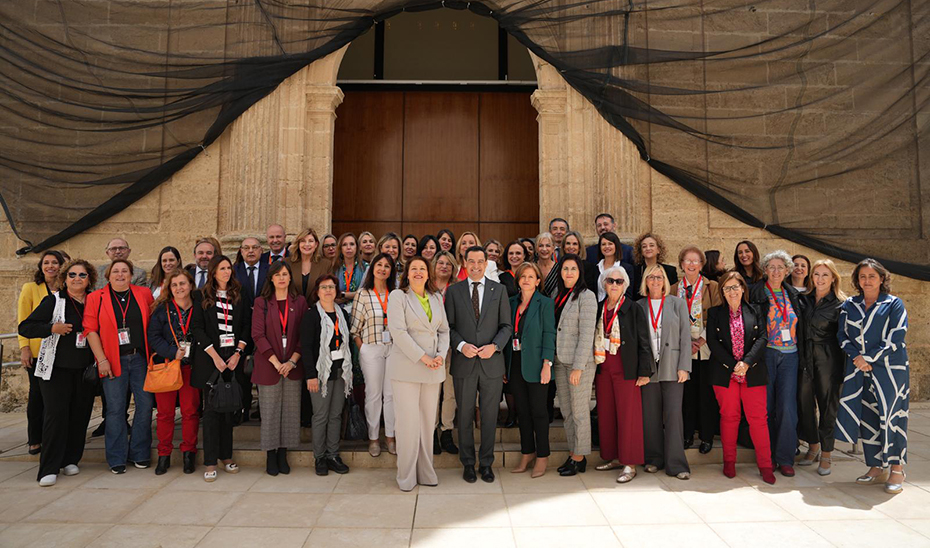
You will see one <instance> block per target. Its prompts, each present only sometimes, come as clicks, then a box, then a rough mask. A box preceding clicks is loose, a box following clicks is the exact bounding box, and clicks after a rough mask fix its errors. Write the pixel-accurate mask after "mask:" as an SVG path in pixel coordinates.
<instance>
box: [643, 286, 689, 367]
mask: <svg viewBox="0 0 930 548" xmlns="http://www.w3.org/2000/svg"><path fill="white" fill-rule="evenodd" d="M636 304H637V305H639V306H640V307H641V308H642V309H643V311H644V312H645V316H646V319H647V321H650V322H651V321H652V319H651V316H650V315H649V299H648V298H643V299H640V300H638V301H636ZM656 312H658V310H657V311H656ZM649 333H650V337H651V336H652V335H651V334H652V331H650V332H649ZM659 342H660V347H659V364H658V365H659V367H658V368H657V371H656V373H655V374H654V375H653V376H652V377H650V378H649V382H660V381H677V380H678V371H679V370H680V371H687V372H688V373H691V319H690V318H689V316H688V304H687V303H685V300H684V299H682V298H680V297H676V296H674V295H669V296H667V297H665V305H664V306H663V307H662V339H661V340H660V341H659ZM649 355H650V356H654V355H655V354H653V352H652V347H651V346H650V347H649Z"/></svg>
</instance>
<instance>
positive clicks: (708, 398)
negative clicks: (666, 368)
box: [681, 360, 720, 442]
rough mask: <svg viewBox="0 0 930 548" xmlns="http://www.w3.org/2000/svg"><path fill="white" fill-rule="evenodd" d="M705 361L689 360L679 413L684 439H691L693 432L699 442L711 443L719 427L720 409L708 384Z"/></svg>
mask: <svg viewBox="0 0 930 548" xmlns="http://www.w3.org/2000/svg"><path fill="white" fill-rule="evenodd" d="M708 367H710V363H709V362H708V361H706V360H691V378H690V379H688V381H687V382H686V383H685V386H684V389H685V393H684V397H683V399H682V405H681V413H682V418H683V424H682V428H683V431H684V439H686V440H687V439H693V438H694V432H695V430H697V431H698V435H699V436H700V438H701V441H707V442H713V441H714V436H715V435H716V433H717V428H718V427H719V426H720V407H719V406H718V404H717V397H716V396H715V395H714V387H713V385H711V383H710V375H708V374H706V373H705V371H706V369H707V368H708Z"/></svg>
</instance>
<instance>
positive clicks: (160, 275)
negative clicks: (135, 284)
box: [149, 245, 183, 310]
mask: <svg viewBox="0 0 930 548" xmlns="http://www.w3.org/2000/svg"><path fill="white" fill-rule="evenodd" d="M165 253H171V254H172V255H174V258H175V259H177V260H178V270H183V268H182V266H181V252H180V251H178V250H177V248H174V247H171V246H170V245H168V246H165V247H163V248H161V251H159V252H158V258H157V259H155V266H153V267H152V275H151V276H150V277H149V285H150V286H151V287H161V283H162V282H163V281H165V270H164V269H163V268H162V267H161V256H162V255H164V254H165ZM152 310H155V309H154V308H153V309H152Z"/></svg>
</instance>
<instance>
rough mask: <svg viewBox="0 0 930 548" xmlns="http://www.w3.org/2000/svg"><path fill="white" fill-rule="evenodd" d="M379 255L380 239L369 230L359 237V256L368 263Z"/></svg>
mask: <svg viewBox="0 0 930 548" xmlns="http://www.w3.org/2000/svg"><path fill="white" fill-rule="evenodd" d="M377 254H378V239H377V238H375V235H374V234H372V233H371V232H368V231H367V230H366V231H365V232H362V233H361V234H359V235H358V255H359V257H361V259H362V260H363V261H365V262H366V263H370V262H371V259H372V258H373V257H374V256H375V255H377Z"/></svg>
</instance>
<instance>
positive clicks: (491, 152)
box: [479, 92, 539, 223]
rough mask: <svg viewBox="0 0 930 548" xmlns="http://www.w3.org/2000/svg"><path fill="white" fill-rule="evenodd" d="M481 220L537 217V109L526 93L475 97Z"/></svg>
mask: <svg viewBox="0 0 930 548" xmlns="http://www.w3.org/2000/svg"><path fill="white" fill-rule="evenodd" d="M480 101H481V103H480V116H479V123H480V128H481V131H480V139H479V150H480V151H481V156H480V157H481V161H480V166H479V177H480V196H481V203H480V211H481V222H482V223H484V222H498V223H499V222H504V223H515V222H527V223H536V222H537V221H538V219H539V137H538V135H537V133H538V129H537V128H538V127H539V126H538V123H537V122H536V110H535V109H534V108H533V106H532V105H531V104H530V99H529V96H528V94H525V93H502V92H497V93H481V94H480Z"/></svg>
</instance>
